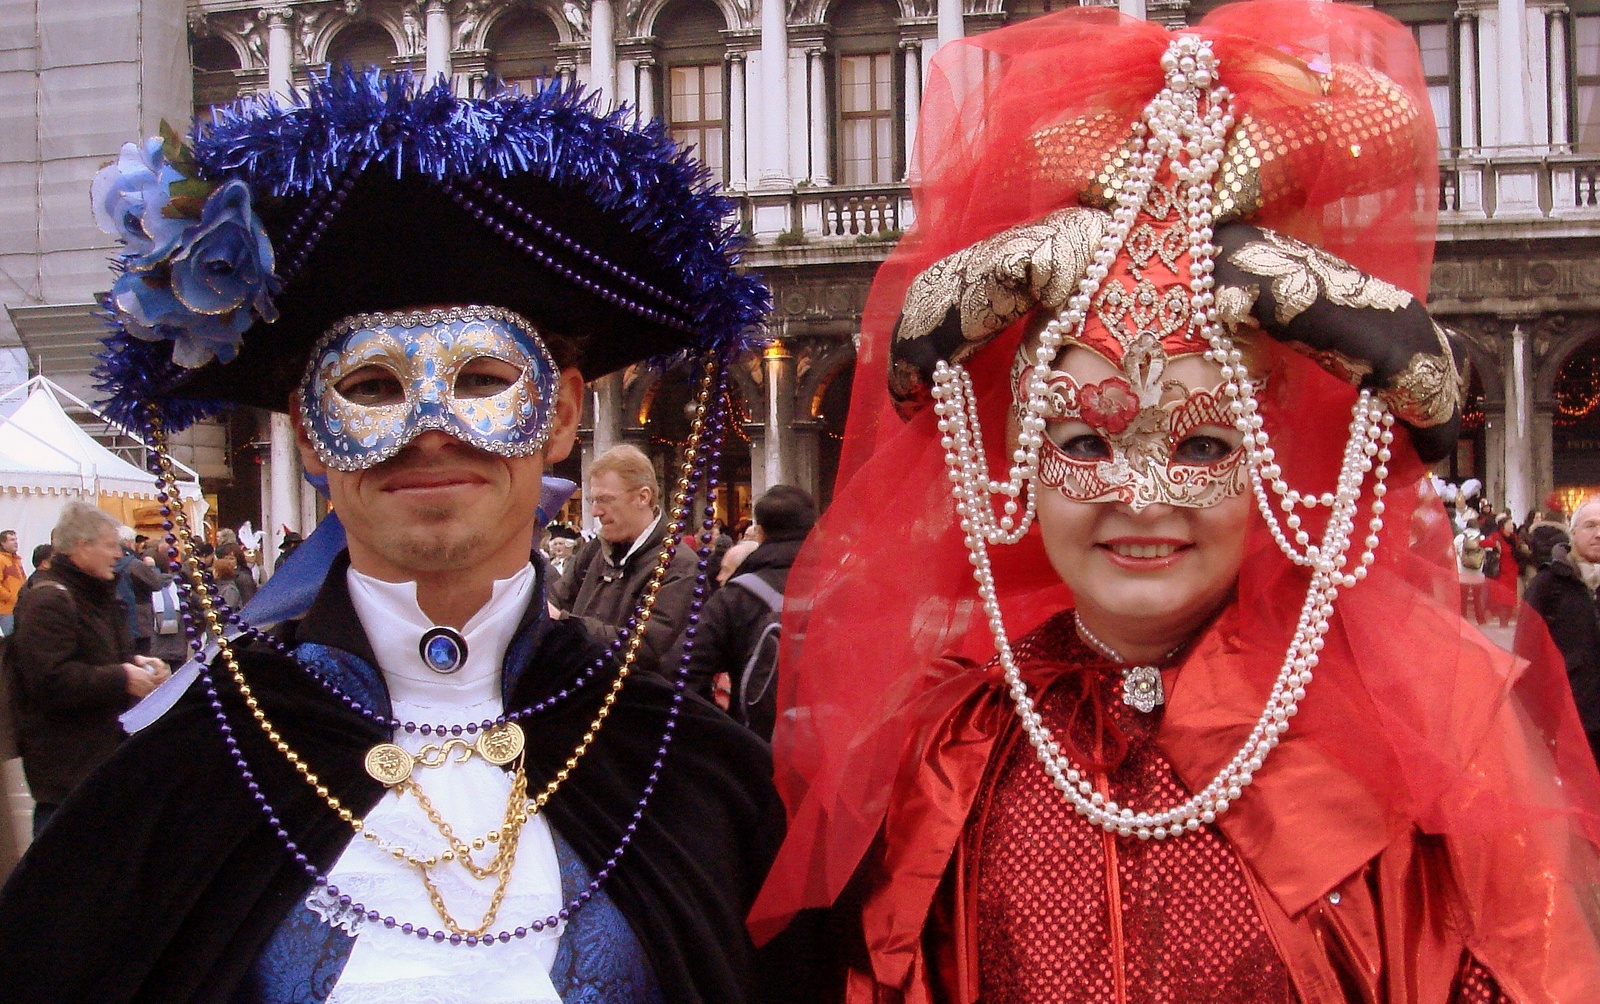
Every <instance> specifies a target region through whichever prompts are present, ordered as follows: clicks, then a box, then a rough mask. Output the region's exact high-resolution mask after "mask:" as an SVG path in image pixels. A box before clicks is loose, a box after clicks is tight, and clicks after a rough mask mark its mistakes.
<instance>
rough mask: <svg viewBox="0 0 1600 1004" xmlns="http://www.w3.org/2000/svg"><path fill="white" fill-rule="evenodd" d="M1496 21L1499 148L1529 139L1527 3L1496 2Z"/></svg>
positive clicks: (1530, 138)
mask: <svg viewBox="0 0 1600 1004" xmlns="http://www.w3.org/2000/svg"><path fill="white" fill-rule="evenodd" d="M1495 13H1496V18H1495V22H1496V23H1495V62H1496V64H1497V65H1498V66H1499V73H1498V74H1497V78H1498V79H1497V80H1496V81H1495V86H1496V87H1498V88H1499V91H1500V95H1499V96H1500V102H1499V104H1500V107H1499V135H1498V137H1497V138H1496V142H1497V143H1498V145H1500V146H1512V145H1516V144H1526V143H1528V142H1529V141H1530V140H1532V138H1533V136H1532V131H1531V121H1530V116H1529V114H1528V37H1527V13H1528V7H1527V3H1526V0H1498V3H1497V6H1496V9H1495Z"/></svg>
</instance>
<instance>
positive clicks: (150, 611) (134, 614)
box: [113, 526, 161, 655]
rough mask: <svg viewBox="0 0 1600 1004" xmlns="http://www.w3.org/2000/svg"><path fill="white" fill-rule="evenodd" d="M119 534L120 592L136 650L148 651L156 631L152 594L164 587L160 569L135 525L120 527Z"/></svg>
mask: <svg viewBox="0 0 1600 1004" xmlns="http://www.w3.org/2000/svg"><path fill="white" fill-rule="evenodd" d="M117 534H118V539H119V540H120V541H121V546H122V557H120V558H118V559H117V565H116V568H114V569H113V571H114V572H115V573H116V582H117V596H118V597H119V598H120V599H121V600H122V602H123V605H124V606H126V607H127V608H128V631H129V633H130V634H132V635H133V650H134V651H135V652H137V653H139V654H140V655H149V654H150V638H151V636H152V635H153V634H154V633H155V604H154V601H153V600H152V599H151V597H152V596H154V595H155V592H156V590H158V589H160V588H161V573H160V572H158V571H156V565H155V561H154V560H152V559H149V558H146V557H145V555H144V548H143V546H142V544H143V542H142V541H140V540H138V539H137V536H138V535H137V534H135V533H134V532H133V527H131V526H124V527H119V528H118V530H117Z"/></svg>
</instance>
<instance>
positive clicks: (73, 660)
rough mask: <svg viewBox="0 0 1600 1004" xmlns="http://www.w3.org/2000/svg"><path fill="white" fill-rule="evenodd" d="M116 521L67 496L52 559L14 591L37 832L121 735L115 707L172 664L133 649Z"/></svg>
mask: <svg viewBox="0 0 1600 1004" xmlns="http://www.w3.org/2000/svg"><path fill="white" fill-rule="evenodd" d="M117 530H118V525H117V522H116V520H114V519H113V518H112V517H111V516H110V515H108V514H107V513H105V512H103V511H102V510H100V509H98V508H96V507H95V506H92V505H89V504H88V503H85V502H69V503H67V507H66V508H65V509H64V510H63V511H62V513H61V518H60V520H59V521H58V522H57V523H56V527H55V529H54V530H53V531H52V532H51V535H50V538H51V543H52V544H53V545H54V546H55V560H54V561H53V562H52V563H51V565H50V567H49V568H48V569H45V570H43V571H40V572H37V573H35V575H34V576H33V578H32V579H30V580H29V581H28V584H27V586H26V587H24V589H23V591H22V595H21V596H20V597H18V600H17V633H16V635H15V637H13V638H12V640H11V644H10V646H9V648H8V649H7V652H6V659H7V662H8V665H9V667H10V670H11V672H10V674H9V675H10V677H11V679H12V681H13V683H12V686H13V690H14V692H13V695H12V699H13V702H14V705H15V708H16V713H17V745H18V747H19V749H20V752H21V753H22V767H23V771H24V773H25V774H26V775H27V778H28V787H29V788H30V789H31V790H32V792H33V798H34V803H35V804H34V810H33V829H34V833H35V834H37V833H38V832H39V831H40V830H41V829H43V828H44V824H45V823H46V822H48V821H49V819H50V817H51V815H52V814H54V812H55V810H56V808H57V807H58V806H59V805H60V804H61V802H62V801H63V800H64V799H65V798H66V797H67V794H68V792H70V791H71V790H72V789H73V788H75V787H77V786H78V784H79V783H80V782H82V781H83V779H84V778H86V777H88V776H89V774H90V773H91V772H92V771H93V770H94V769H95V767H97V766H99V764H100V763H101V761H103V760H105V759H106V758H107V757H109V756H110V755H111V754H112V753H113V752H115V751H116V749H117V747H118V746H119V745H120V744H121V742H122V728H121V726H120V725H119V724H118V722H117V716H118V715H120V714H122V712H124V711H126V710H127V709H128V707H129V706H130V705H132V704H133V703H134V702H135V701H137V700H138V699H139V698H141V697H143V696H144V695H146V694H148V693H150V691H152V690H154V689H155V688H156V685H157V684H159V683H160V682H161V681H162V680H164V679H166V677H167V676H168V669H167V665H166V663H164V662H162V661H161V660H160V659H151V658H148V657H145V656H141V655H136V654H135V653H134V648H133V638H132V635H131V632H130V631H129V630H128V615H127V607H126V606H125V605H124V604H123V602H122V600H121V599H119V598H118V596H117V590H116V566H117V563H118V562H119V561H120V560H121V558H122V557H123V548H122V544H121V542H120V541H119V540H118V537H117Z"/></svg>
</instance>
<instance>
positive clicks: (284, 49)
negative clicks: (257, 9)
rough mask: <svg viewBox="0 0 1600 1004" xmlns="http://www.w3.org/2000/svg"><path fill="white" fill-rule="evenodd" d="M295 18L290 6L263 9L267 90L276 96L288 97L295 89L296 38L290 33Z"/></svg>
mask: <svg viewBox="0 0 1600 1004" xmlns="http://www.w3.org/2000/svg"><path fill="white" fill-rule="evenodd" d="M293 18H294V11H293V10H291V9H289V8H288V7H266V8H263V9H262V11H261V19H262V20H264V21H266V22H267V92H268V93H270V94H271V95H272V96H273V97H275V98H284V99H287V98H288V97H289V95H290V93H291V92H292V91H293V90H294V83H293V81H294V78H293V72H294V69H293V66H292V65H291V63H292V62H293V57H294V39H293V38H291V37H290V35H289V22H290V20H292V19H293Z"/></svg>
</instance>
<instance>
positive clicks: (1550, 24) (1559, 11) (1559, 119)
mask: <svg viewBox="0 0 1600 1004" xmlns="http://www.w3.org/2000/svg"><path fill="white" fill-rule="evenodd" d="M1546 18H1547V22H1546V23H1547V30H1548V32H1549V34H1550V143H1551V145H1553V146H1562V145H1565V144H1567V143H1571V142H1572V135H1571V133H1570V132H1569V126H1570V123H1569V121H1568V118H1567V101H1568V97H1567V11H1566V8H1565V7H1554V8H1551V9H1550V10H1549V11H1548V13H1547V14H1546ZM1518 518H1519V519H1520V518H1521V517H1518Z"/></svg>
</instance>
